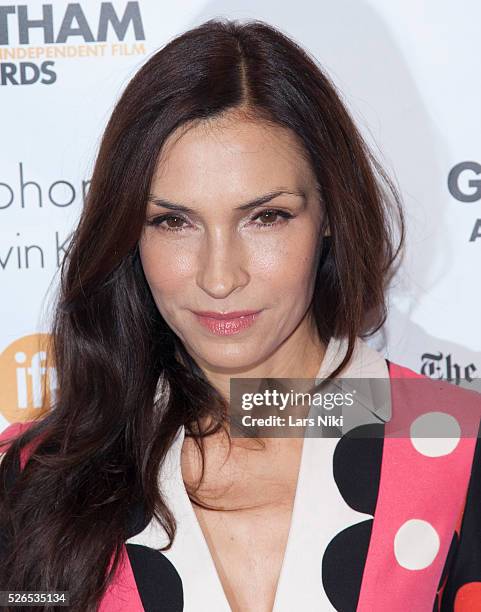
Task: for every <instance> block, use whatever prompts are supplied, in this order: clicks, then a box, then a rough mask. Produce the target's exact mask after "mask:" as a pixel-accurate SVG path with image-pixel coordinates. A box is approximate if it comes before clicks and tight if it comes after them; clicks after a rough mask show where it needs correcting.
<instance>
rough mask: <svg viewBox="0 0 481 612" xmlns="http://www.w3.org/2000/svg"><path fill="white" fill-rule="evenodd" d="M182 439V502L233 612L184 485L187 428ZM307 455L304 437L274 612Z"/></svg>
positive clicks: (179, 474)
mask: <svg viewBox="0 0 481 612" xmlns="http://www.w3.org/2000/svg"><path fill="white" fill-rule="evenodd" d="M179 433H180V439H179V440H178V444H179V447H178V448H179V459H178V461H177V463H176V476H177V480H178V481H179V482H180V483H181V493H182V502H183V504H184V507H185V511H186V514H188V516H189V519H190V521H191V524H192V525H195V532H196V534H197V539H198V541H199V543H200V546H201V548H202V549H203V551H204V555H205V557H206V560H207V561H208V564H209V565H210V567H211V570H212V575H213V576H215V582H216V583H217V584H218V587H219V594H222V595H221V597H222V599H223V603H224V604H225V607H226V610H228V611H230V612H231V611H232V608H231V606H230V604H229V600H228V598H227V594H226V592H225V588H224V585H223V584H222V580H221V578H220V575H219V571H218V569H217V566H216V563H215V560H214V557H213V555H212V553H211V550H210V548H209V544H208V542H207V538H206V537H205V534H204V531H203V529H202V526H201V524H200V522H199V519H198V517H197V515H196V513H195V510H194V508H193V506H192V502H191V501H190V498H189V495H188V493H187V490H186V488H185V484H184V480H183V477H182V465H181V460H180V452H181V450H182V445H183V443H184V438H185V428H184V427H183V426H182V428H181V429H180V432H179ZM305 455H306V437H305V436H304V438H303V441H302V445H301V458H300V461H299V469H298V474H297V479H296V486H295V491H294V496H293V502H292V511H291V517H290V521H289V528H288V532H287V538H286V545H285V548H284V554H283V556H282V561H281V568H280V571H279V578H278V580H277V584H276V590H275V593H274V603H273V606H272V612H276V610H277V608H276V603H277V601H278V596H279V586H280V585H281V580H282V579H283V575H284V567H285V564H286V557H287V554H288V549H289V543H290V541H291V540H292V533H293V532H294V527H295V524H296V523H295V521H296V517H297V514H298V512H296V509H297V506H298V505H299V497H300V493H299V491H300V482H301V476H302V474H303V471H304V466H305V462H306V459H305Z"/></svg>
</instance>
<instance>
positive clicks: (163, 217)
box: [146, 215, 186, 232]
mask: <svg viewBox="0 0 481 612" xmlns="http://www.w3.org/2000/svg"><path fill="white" fill-rule="evenodd" d="M164 221H166V222H170V221H173V222H174V226H173V227H172V226H171V227H169V226H168V225H162V224H163V223H164ZM179 222H180V223H184V222H186V221H185V219H184V218H183V217H180V216H179V215H159V216H158V217H154V218H152V219H149V220H148V221H146V223H147V225H152V226H154V227H158V228H159V229H161V230H162V231H165V232H178V231H183V230H184V228H183V227H182V226H181V225H180V226H179V225H175V223H179Z"/></svg>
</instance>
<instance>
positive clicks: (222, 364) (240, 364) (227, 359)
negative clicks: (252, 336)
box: [194, 342, 263, 370]
mask: <svg viewBox="0 0 481 612" xmlns="http://www.w3.org/2000/svg"><path fill="white" fill-rule="evenodd" d="M196 346H197V350H196V351H195V355H197V356H198V357H199V359H201V360H202V361H203V362H204V363H205V364H208V366H209V367H211V368H212V369H216V370H229V369H232V370H234V369H238V368H239V369H242V370H247V369H249V368H251V367H254V366H255V364H256V363H258V362H259V361H262V360H263V354H261V353H260V351H259V344H258V343H254V344H252V345H251V346H242V344H240V343H238V344H236V343H234V342H232V343H231V344H230V345H227V344H226V345H224V346H220V345H219V344H217V345H216V346H213V347H210V348H207V347H206V349H205V350H202V345H200V344H197V345H196ZM195 355H194V358H195Z"/></svg>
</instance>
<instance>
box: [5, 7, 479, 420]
mask: <svg viewBox="0 0 481 612" xmlns="http://www.w3.org/2000/svg"><path fill="white" fill-rule="evenodd" d="M216 16H217V17H218V16H225V17H230V18H235V19H241V20H243V19H248V18H257V19H262V20H265V21H267V22H269V23H271V24H273V25H275V26H277V27H279V28H280V29H281V30H283V31H284V32H286V33H287V34H289V35H290V36H291V37H293V38H294V39H295V40H297V41H298V42H299V43H300V44H301V45H302V46H303V47H304V48H306V49H307V50H308V51H309V52H310V53H311V54H313V55H314V56H315V57H316V58H317V60H318V61H319V63H320V64H321V65H322V66H323V67H324V69H325V70H326V72H327V73H328V74H329V75H330V77H331V78H332V79H333V81H334V82H335V84H336V85H337V86H338V88H339V89H340V91H341V92H342V94H343V98H344V100H345V103H346V104H347V106H348V107H349V109H350V111H351V113H352V115H353V117H354V119H355V120H356V122H357V124H358V126H359V128H360V129H361V131H362V133H363V135H364V137H365V138H366V140H367V141H368V143H369V144H370V145H371V147H372V149H373V151H374V153H375V154H376V155H377V156H378V158H379V159H380V161H381V162H382V163H383V164H384V166H385V167H386V169H387V170H388V172H389V173H390V175H391V176H392V177H393V179H394V180H395V182H396V184H397V185H398V187H399V189H400V191H401V194H402V197H403V201H404V207H405V212H406V222H407V243H406V250H405V256H404V260H403V263H402V266H401V268H400V269H399V272H398V274H397V275H396V278H395V279H394V282H393V285H392V288H391V290H390V293H389V317H388V320H387V321H386V324H385V325H384V327H383V329H382V330H380V331H379V332H378V333H377V334H376V335H375V336H373V337H372V338H370V339H369V340H368V343H369V344H371V345H372V346H374V347H375V348H376V349H377V350H379V351H381V352H382V353H383V354H385V355H386V356H388V357H389V358H390V359H392V360H393V361H395V362H397V363H400V364H403V365H406V366H408V367H410V368H412V369H414V370H416V371H418V372H420V373H422V374H425V375H427V376H430V377H432V378H436V379H444V380H448V381H450V382H452V383H453V384H457V385H464V384H471V383H472V384H473V385H477V382H479V378H480V375H481V146H480V143H481V110H480V109H481V81H480V79H479V76H478V75H479V66H478V64H479V57H480V56H481V37H480V36H479V24H480V23H481V4H479V3H478V2H476V0H464V1H463V2H460V3H452V2H448V1H447V0H441V1H439V0H424V1H423V2H417V1H415V0H407V1H406V0H403V1H401V0H397V1H396V0H394V1H392V2H385V1H384V0H369V1H367V0H351V1H346V0H336V2H328V1H327V0H326V1H324V0H315V1H314V0H297V2H295V3H288V2H277V1H274V0H270V1H266V2H264V1H259V0H236V1H234V0H227V1H222V2H220V1H219V2H215V1H213V2H206V1H205V0H182V2H175V3H162V2H157V1H155V0H139V1H138V2H125V1H124V0H115V1H113V2H87V1H83V2H75V3H72V2H67V1H65V0H55V2H52V3H50V4H47V3H45V4H44V3H43V2H42V1H41V0H23V2H22V3H21V4H16V3H8V4H7V3H2V4H1V5H0V105H1V106H0V108H1V112H0V126H1V129H0V138H1V148H0V156H1V164H0V241H1V242H0V286H1V301H0V317H1V325H0V430H2V429H4V428H5V427H6V426H7V425H8V424H9V423H11V422H13V421H19V420H20V421H23V420H27V419H29V418H32V417H33V416H34V415H35V414H37V413H38V411H39V409H40V405H41V389H42V385H43V383H44V382H45V381H46V383H47V386H48V388H49V390H50V394H51V396H52V397H53V396H54V394H55V390H56V373H55V368H53V367H47V364H46V362H45V358H46V351H47V342H48V330H49V317H50V310H49V307H50V306H51V303H52V301H53V299H54V296H55V291H56V288H57V283H58V273H59V265H60V263H61V261H62V258H63V256H64V253H65V248H66V245H67V244H68V240H69V236H70V233H71V231H72V229H73V228H74V227H75V224H76V222H77V220H78V217H79V213H80V211H81V209H82V205H83V201H84V198H85V195H86V193H87V191H88V187H89V178H90V176H91V172H92V167H93V162H94V159H95V154H96V151H97V147H98V144H99V140H100V136H101V134H102V131H103V128H104V126H105V124H106V122H107V120H108V117H109V114H110V112H111V110H112V108H113V105H114V103H115V101H116V99H117V98H118V96H119V95H120V93H121V92H122V90H123V88H124V87H125V85H126V84H127V82H128V81H129V79H130V78H131V77H132V76H133V75H134V73H135V72H136V71H137V69H138V68H139V67H140V66H141V65H142V64H143V63H144V62H145V61H146V60H147V58H148V57H149V56H150V55H151V54H153V53H154V52H155V51H156V50H157V49H159V48H160V47H161V46H163V45H164V44H165V43H166V42H168V41H169V40H170V39H171V38H173V37H175V36H176V35H177V34H179V33H181V32H182V31H185V30H187V29H190V28H191V27H194V26H196V25H198V24H200V23H202V22H203V21H205V20H207V19H209V18H211V17H216ZM477 388H478V390H479V385H478V386H477Z"/></svg>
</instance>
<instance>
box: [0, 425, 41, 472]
mask: <svg viewBox="0 0 481 612" xmlns="http://www.w3.org/2000/svg"><path fill="white" fill-rule="evenodd" d="M34 423H35V421H23V422H22V421H16V422H15V423H11V424H10V425H8V426H7V427H6V428H5V429H3V430H2V431H1V432H0V462H1V460H2V459H3V457H4V455H5V453H6V452H7V451H8V449H9V448H10V446H11V444H12V442H14V441H15V440H16V438H18V437H19V436H21V435H22V434H23V433H25V431H26V430H27V429H29V428H30V427H31V426H32V425H34ZM29 448H30V446H28V447H24V448H22V449H21V451H20V456H21V465H22V467H23V465H25V461H26V459H27V456H28V452H29Z"/></svg>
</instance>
